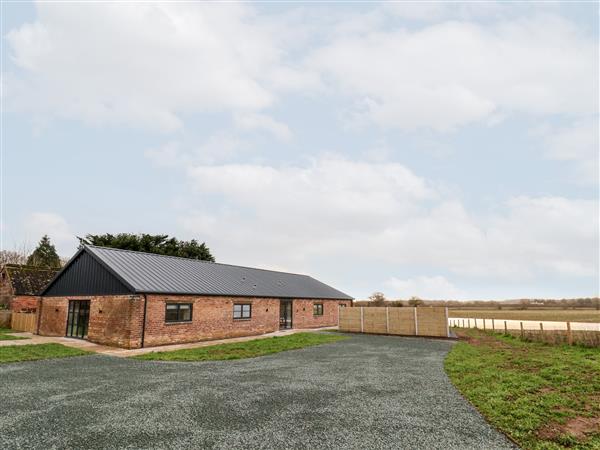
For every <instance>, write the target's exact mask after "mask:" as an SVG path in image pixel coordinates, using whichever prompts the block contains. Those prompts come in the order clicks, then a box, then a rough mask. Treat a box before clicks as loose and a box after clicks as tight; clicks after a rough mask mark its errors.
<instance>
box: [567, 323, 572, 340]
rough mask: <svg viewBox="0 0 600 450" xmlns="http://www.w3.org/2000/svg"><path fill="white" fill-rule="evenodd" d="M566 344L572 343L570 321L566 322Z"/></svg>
mask: <svg viewBox="0 0 600 450" xmlns="http://www.w3.org/2000/svg"><path fill="white" fill-rule="evenodd" d="M567 344H569V345H573V333H572V332H571V322H567Z"/></svg>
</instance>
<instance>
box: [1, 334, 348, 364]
mask: <svg viewBox="0 0 600 450" xmlns="http://www.w3.org/2000/svg"><path fill="white" fill-rule="evenodd" d="M335 328H337V327H324V328H311V329H303V330H299V329H298V330H280V331H275V332H273V333H267V334H260V335H256V336H243V337H238V338H230V339H219V340H214V341H202V342H192V343H189V344H173V345H162V346H160V347H147V348H139V349H133V350H127V349H123V348H118V347H109V346H106V345H98V344H94V343H93V342H89V341H86V340H83V339H74V338H67V337H50V336H38V335H36V334H32V333H7V334H9V335H12V336H23V337H27V338H29V339H19V340H15V341H0V347H1V346H7V345H28V344H48V343H57V344H62V345H66V346H67V347H74V348H79V349H82V350H87V351H89V352H95V353H101V354H104V355H111V356H119V357H123V358H126V357H128V356H134V355H142V354H144V353H151V352H168V351H172V350H180V349H184V348H197V347H208V346H210V345H217V344H228V343H234V342H244V341H252V340H254V339H261V338H265V337H274V336H285V335H289V334H294V333H305V332H315V331H326V330H331V329H335Z"/></svg>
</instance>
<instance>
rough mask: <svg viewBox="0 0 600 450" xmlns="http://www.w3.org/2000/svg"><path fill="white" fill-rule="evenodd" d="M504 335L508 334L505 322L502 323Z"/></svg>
mask: <svg viewBox="0 0 600 450" xmlns="http://www.w3.org/2000/svg"><path fill="white" fill-rule="evenodd" d="M504 334H508V327H507V326H506V320H505V321H504Z"/></svg>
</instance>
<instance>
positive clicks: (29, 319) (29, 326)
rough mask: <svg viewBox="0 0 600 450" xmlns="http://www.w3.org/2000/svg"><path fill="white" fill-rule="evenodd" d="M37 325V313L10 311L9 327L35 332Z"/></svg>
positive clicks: (15, 329)
mask: <svg viewBox="0 0 600 450" xmlns="http://www.w3.org/2000/svg"><path fill="white" fill-rule="evenodd" d="M36 325H37V313H16V312H13V313H12V317H11V320H10V327H11V328H12V329H13V330H14V331H27V332H29V333H35V331H36Z"/></svg>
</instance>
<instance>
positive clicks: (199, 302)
mask: <svg viewBox="0 0 600 450" xmlns="http://www.w3.org/2000/svg"><path fill="white" fill-rule="evenodd" d="M351 304H352V297H350V296H348V295H346V294H344V293H343V292H340V291H338V290H337V289H334V288H332V287H331V286H328V285H326V284H324V283H322V282H320V281H318V280H315V279H314V278H312V277H310V276H307V275H299V274H294V273H287V272H277V271H272V270H264V269H256V268H250V267H242V266H235V265H229V264H218V263H213V262H207V261H200V260H195V259H188V258H179V257H173V256H164V255H157V254H151V253H143V252H134V251H129V250H119V249H113V248H105V247H96V246H89V245H86V246H83V247H82V248H81V249H80V250H79V251H78V252H77V253H76V254H75V256H73V258H71V260H70V261H69V262H68V263H67V265H66V266H65V267H64V268H63V269H62V270H61V271H60V272H59V273H58V274H57V275H56V276H55V278H54V279H53V280H52V281H51V282H50V283H49V284H48V286H46V288H45V289H44V291H43V292H42V296H41V300H40V306H39V320H38V325H37V327H38V330H37V331H38V334H40V335H43V336H69V337H78V338H82V339H88V340H89V341H91V342H95V343H98V344H105V345H113V346H118V347H123V348H140V347H152V346H158V345H166V344H176V343H185V342H196V341H201V340H210V339H223V338H228V337H237V336H249V335H257V334H263V333H269V332H273V331H276V330H279V329H290V328H317V327H324V326H334V325H337V322H338V311H339V308H340V307H345V306H350V305H351Z"/></svg>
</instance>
